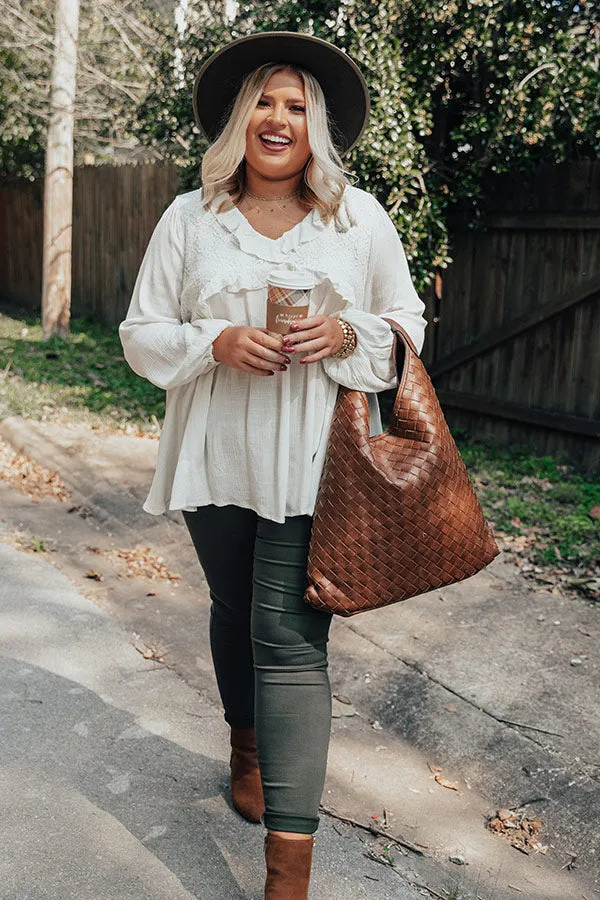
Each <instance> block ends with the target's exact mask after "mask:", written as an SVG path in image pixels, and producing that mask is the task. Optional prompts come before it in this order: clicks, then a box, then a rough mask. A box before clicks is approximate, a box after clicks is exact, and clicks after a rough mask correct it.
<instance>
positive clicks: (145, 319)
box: [119, 199, 233, 390]
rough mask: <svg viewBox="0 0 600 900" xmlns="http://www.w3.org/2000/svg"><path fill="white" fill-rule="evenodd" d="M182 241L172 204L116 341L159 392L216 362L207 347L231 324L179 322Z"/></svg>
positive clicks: (151, 245)
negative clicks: (119, 341) (119, 342)
mask: <svg viewBox="0 0 600 900" xmlns="http://www.w3.org/2000/svg"><path fill="white" fill-rule="evenodd" d="M184 250H185V236H184V233H183V225H182V222H181V215H180V212H179V209H178V201H177V199H175V200H174V201H173V203H172V204H171V205H170V206H169V207H168V209H167V210H166V211H165V212H164V213H163V215H162V217H161V219H160V220H159V222H158V224H157V226H156V228H155V229H154V233H153V234H152V237H151V238H150V242H149V244H148V247H147V249H146V253H145V255H144V258H143V260H142V265H141V267H140V270H139V272H138V276H137V279H136V282H135V286H134V289H133V295H132V298H131V303H130V305H129V309H128V311H127V316H126V318H125V320H124V321H123V322H122V323H121V325H120V326H119V337H120V338H121V344H122V345H123V353H124V356H125V359H126V360H127V362H128V363H129V365H130V366H131V368H132V369H133V371H134V372H135V373H136V374H137V375H141V376H142V378H146V379H147V380H148V381H150V382H151V383H152V384H155V385H156V386H157V387H159V388H163V389H164V390H170V389H171V388H175V387H179V386H180V385H183V384H187V382H189V381H193V379H194V378H197V377H198V376H199V375H204V374H206V373H207V372H210V370H211V369H213V368H214V367H215V366H217V365H218V362H217V361H216V360H215V358H214V356H213V353H212V344H213V341H214V340H216V338H217V337H218V336H219V335H220V334H221V332H222V331H223V330H224V329H225V328H227V327H228V326H229V325H232V324H233V323H232V322H230V321H228V320H226V319H212V318H205V319H196V320H194V321H192V322H182V319H181V310H180V303H179V298H180V296H181V290H182V284H183V268H184Z"/></svg>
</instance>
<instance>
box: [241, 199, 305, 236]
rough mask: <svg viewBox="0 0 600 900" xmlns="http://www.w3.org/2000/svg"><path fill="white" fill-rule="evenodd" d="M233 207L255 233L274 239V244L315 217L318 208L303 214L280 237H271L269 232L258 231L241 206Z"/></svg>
mask: <svg viewBox="0 0 600 900" xmlns="http://www.w3.org/2000/svg"><path fill="white" fill-rule="evenodd" d="M233 209H234V210H235V211H236V213H237V214H238V216H241V218H242V219H243V220H244V222H245V223H246V225H247V226H248V228H251V229H252V231H253V232H254V234H257V235H258V236H259V237H261V238H264V240H265V241H273V243H274V244H276V243H277V242H278V241H280V240H281V239H282V238H284V237H285V236H286V235H287V234H291V233H292V232H293V231H294V230H295V229H296V228H300V226H301V225H303V224H304V223H305V222H306V220H307V219H309V218H311V217H312V218H314V216H315V212H316V209H315V208H314V207H313V209H311V210H310V211H309V212H307V213H306V215H305V216H303V217H302V218H301V219H300V221H299V222H296V224H295V225H292V227H291V228H288V229H287V231H284V232H283V233H282V234H280V235H279V237H276V238H272V237H269V235H268V234H263V233H262V231H258V229H257V228H255V227H254V225H253V224H252V222H251V221H250V219H248V218H247V216H245V215H244V213H243V212H242V211H241V209H239V207H237V206H234V207H233Z"/></svg>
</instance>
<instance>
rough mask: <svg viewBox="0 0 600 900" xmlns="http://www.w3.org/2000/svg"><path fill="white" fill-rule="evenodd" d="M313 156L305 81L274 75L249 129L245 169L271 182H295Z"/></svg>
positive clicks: (253, 114) (292, 75)
mask: <svg viewBox="0 0 600 900" xmlns="http://www.w3.org/2000/svg"><path fill="white" fill-rule="evenodd" d="M310 156H311V150H310V145H309V143H308V129H307V126H306V101H305V97H304V84H303V82H302V79H301V78H300V77H299V76H298V75H296V74H295V73H293V72H287V71H285V70H284V71H281V72H275V74H274V75H272V76H271V77H270V78H269V80H268V82H267V83H266V85H265V88H264V91H263V94H262V96H261V98H260V99H259V101H258V104H257V106H256V109H255V110H254V112H253V113H252V117H251V119H250V122H249V123H248V128H247V129H246V153H245V157H246V169H247V171H249V172H253V173H255V174H256V175H258V176H260V177H262V178H265V179H267V180H269V181H283V180H286V179H290V178H294V177H295V176H298V175H300V174H301V173H302V172H303V171H304V167H305V165H306V163H307V162H308V160H309V159H310Z"/></svg>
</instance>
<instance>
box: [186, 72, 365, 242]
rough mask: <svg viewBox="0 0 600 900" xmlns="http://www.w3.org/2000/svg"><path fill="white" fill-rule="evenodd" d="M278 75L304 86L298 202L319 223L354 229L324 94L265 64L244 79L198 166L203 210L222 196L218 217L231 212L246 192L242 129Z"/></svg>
mask: <svg viewBox="0 0 600 900" xmlns="http://www.w3.org/2000/svg"><path fill="white" fill-rule="evenodd" d="M282 71H285V72H292V73H293V74H294V75H297V76H298V77H299V78H300V79H301V80H302V83H303V85H304V97H305V101H306V125H307V130H308V142H309V145H310V149H311V156H310V157H309V159H308V162H307V163H306V166H305V167H304V176H303V178H302V182H301V186H300V195H299V199H300V202H301V203H302V205H303V206H305V207H306V208H307V209H314V208H315V207H316V208H317V209H318V210H319V212H320V214H321V218H322V219H323V221H324V222H330V221H331V219H334V221H335V225H336V227H337V228H338V229H340V230H343V231H346V230H347V229H348V227H349V225H350V224H353V222H352V219H351V218H350V216H349V212H348V210H347V209H346V208H345V207H346V204H342V201H343V196H344V191H345V189H346V186H347V185H348V184H350V181H349V178H348V176H347V174H346V172H345V170H344V164H343V162H342V160H341V157H340V155H339V153H338V151H337V150H336V148H335V145H334V143H333V139H332V134H331V127H330V124H329V121H328V118H327V106H326V103H325V96H324V94H323V90H322V88H321V85H320V84H319V82H318V81H317V79H316V78H315V77H314V76H313V75H311V74H310V72H307V71H305V70H304V69H301V68H298V67H297V66H292V65H288V64H286V63H275V64H273V63H267V64H266V65H263V66H260V67H259V68H258V69H255V70H254V71H253V72H251V73H250V74H249V75H248V76H247V77H246V78H245V79H244V81H243V83H242V86H241V88H240V90H239V93H238V95H237V97H236V99H235V101H234V103H233V107H232V110H231V113H230V115H229V118H228V120H227V123H226V125H225V127H224V128H223V130H222V132H221V133H220V135H219V137H218V138H217V139H216V140H215V141H214V142H213V143H212V144H211V145H210V147H209V148H208V150H207V151H206V153H205V154H204V158H203V160H202V197H203V202H204V206H205V207H206V208H207V209H208V208H209V207H210V206H211V204H212V203H213V202H214V200H215V198H216V197H217V196H218V195H219V194H221V193H222V192H223V191H227V193H228V194H229V198H226V199H225V200H224V201H223V202H222V203H221V204H219V212H224V211H226V210H228V209H231V208H232V207H233V206H235V205H236V204H237V202H238V201H239V200H240V199H241V197H242V196H243V194H244V190H245V187H246V166H245V162H246V161H245V152H246V129H247V127H248V123H249V122H250V119H251V117H252V113H253V112H254V110H255V109H256V106H257V104H258V101H259V100H260V98H261V96H262V94H263V91H264V88H265V85H266V84H267V82H268V80H269V78H271V76H272V75H274V74H275V73H276V72H282ZM342 207H344V209H343V208H342Z"/></svg>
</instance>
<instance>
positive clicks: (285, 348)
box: [282, 347, 296, 353]
mask: <svg viewBox="0 0 600 900" xmlns="http://www.w3.org/2000/svg"><path fill="white" fill-rule="evenodd" d="M282 349H283V352H284V353H294V352H295V350H296V348H295V347H283V348H282Z"/></svg>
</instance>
